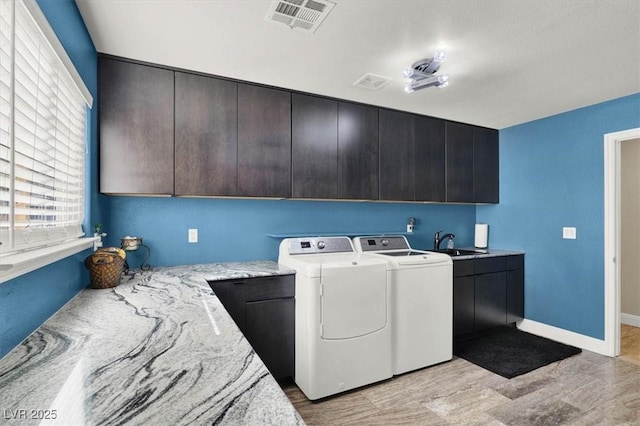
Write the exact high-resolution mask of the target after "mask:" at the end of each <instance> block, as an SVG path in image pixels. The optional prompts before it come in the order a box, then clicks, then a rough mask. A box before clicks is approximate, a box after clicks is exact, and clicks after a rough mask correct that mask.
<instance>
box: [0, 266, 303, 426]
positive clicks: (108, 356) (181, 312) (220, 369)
mask: <svg viewBox="0 0 640 426" xmlns="http://www.w3.org/2000/svg"><path fill="white" fill-rule="evenodd" d="M291 273H294V271H293V270H290V269H286V268H283V267H281V266H279V265H278V264H277V263H275V262H271V261H259V262H238V263H217V264H203V265H190V266H181V267H167V268H157V269H154V270H151V271H147V272H138V273H137V274H136V275H135V276H134V277H133V278H130V277H123V281H122V283H121V284H120V285H119V286H117V287H114V288H112V289H102V290H95V289H84V290H82V291H81V292H80V293H79V294H78V295H77V296H76V297H74V298H73V299H72V300H71V301H69V302H68V303H67V304H66V305H65V306H64V307H63V308H62V309H60V310H59V311H58V312H57V313H56V314H55V315H54V316H52V317H51V318H50V319H49V320H48V321H47V322H45V323H44V324H43V325H42V326H41V327H40V328H38V329H37V330H36V331H35V332H34V333H32V334H31V335H30V336H29V337H28V338H27V339H25V340H24V341H23V342H22V343H21V344H20V345H19V346H17V347H16V348H15V349H14V350H13V351H12V352H10V353H9V354H7V355H6V356H5V357H4V358H2V360H0V415H3V417H2V420H3V422H4V423H3V424H20V425H28V424H38V423H40V422H41V420H42V419H46V418H48V419H50V420H52V419H54V418H55V419H54V420H55V422H56V423H58V424H63V425H80V424H96V425H98V424H127V425H129V424H131V425H137V424H140V425H149V424H171V425H178V424H191V423H193V424H212V423H214V424H261V425H262V424H278V425H285V424H304V422H303V421H302V419H301V418H300V416H299V415H298V413H297V412H296V410H295V409H294V407H293V406H292V405H291V403H290V402H289V400H288V399H287V397H286V395H285V394H284V393H283V391H282V390H281V389H280V387H279V386H278V383H277V382H276V381H275V379H274V378H273V377H272V376H271V375H270V374H269V372H268V370H267V368H266V367H265V366H264V364H263V363H262V361H261V360H260V358H259V357H258V356H257V355H256V354H255V352H254V351H253V349H252V348H251V346H250V345H249V343H248V342H247V340H246V339H245V338H244V336H243V335H242V333H241V332H240V330H239V329H238V328H237V327H236V325H235V323H234V322H233V320H232V319H231V317H230V316H229V314H228V313H227V312H226V310H225V309H224V307H223V306H222V304H221V303H220V301H219V300H218V298H217V297H216V296H215V295H214V294H213V292H212V290H211V288H210V287H209V285H208V284H207V280H222V279H233V278H247V277H256V276H269V275H286V274H291ZM43 297H46V296H45V295H43Z"/></svg>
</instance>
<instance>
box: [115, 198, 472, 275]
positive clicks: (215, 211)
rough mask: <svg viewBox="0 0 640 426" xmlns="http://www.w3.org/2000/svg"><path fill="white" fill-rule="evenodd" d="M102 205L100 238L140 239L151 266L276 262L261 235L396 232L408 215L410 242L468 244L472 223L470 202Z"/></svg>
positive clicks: (150, 201)
mask: <svg viewBox="0 0 640 426" xmlns="http://www.w3.org/2000/svg"><path fill="white" fill-rule="evenodd" d="M105 207H106V210H105V212H104V213H105V217H108V218H109V219H108V220H107V222H106V223H105V226H106V231H107V232H108V233H109V236H108V237H107V239H106V243H107V244H109V245H115V246H118V245H119V244H120V241H119V238H121V237H124V236H126V235H131V236H141V237H143V238H144V242H145V244H147V245H148V246H149V247H151V258H150V260H149V263H150V264H151V265H152V266H164V265H179V264H193V263H206V262H226V261H239V260H255V259H273V260H276V259H277V257H278V244H279V243H280V240H279V239H276V238H270V237H268V234H286V233H300V234H309V235H317V234H320V233H323V232H325V233H326V232H331V233H333V232H338V233H341V232H342V233H345V234H348V233H351V232H369V233H371V234H375V233H381V232H404V231H406V224H407V221H408V219H409V217H415V218H416V231H415V235H412V236H409V237H408V238H409V240H410V244H411V245H412V246H413V247H416V248H429V247H432V245H433V233H434V232H435V231H438V230H440V229H444V230H445V231H447V232H453V233H454V234H456V242H457V245H458V246H463V245H473V224H474V223H475V206H472V205H438V204H400V203H371V202H332V201H297V200H296V201H294V200H245V199H205V198H142V197H108V198H107V200H105ZM189 228H198V233H199V242H198V243H197V244H189V243H188V242H187V230H188V229H189ZM144 253H146V252H144ZM144 253H143V252H142V251H140V252H138V253H129V254H128V256H129V264H130V266H131V267H138V266H139V265H140V262H141V261H142V255H143V254H144Z"/></svg>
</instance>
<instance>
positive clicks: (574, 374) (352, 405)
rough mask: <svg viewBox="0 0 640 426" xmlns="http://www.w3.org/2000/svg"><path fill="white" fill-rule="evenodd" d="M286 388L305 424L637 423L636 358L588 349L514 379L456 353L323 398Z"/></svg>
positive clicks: (639, 380)
mask: <svg viewBox="0 0 640 426" xmlns="http://www.w3.org/2000/svg"><path fill="white" fill-rule="evenodd" d="M284 390H285V392H286V394H287V395H288V396H289V399H290V400H291V401H292V402H293V405H294V406H295V407H296V409H297V410H298V412H299V413H300V415H301V416H302V418H303V419H304V420H305V422H307V424H309V425H517V426H525V425H540V426H546V425H580V426H583V425H598V426H601V425H640V364H635V363H630V362H626V361H624V360H622V359H620V358H609V357H606V356H602V355H598V354H595V353H592V352H588V351H583V352H582V353H580V354H578V355H576V356H573V357H570V358H567V359H565V360H562V361H559V362H556V363H553V364H550V365H548V366H545V367H542V368H540V369H538V370H535V371H532V372H530V373H528V374H525V375H522V376H519V377H515V378H513V379H511V380H509V379H505V378H503V377H501V376H499V375H496V374H493V373H491V372H489V371H487V370H484V369H482V368H480V367H478V366H476V365H474V364H471V363H470V362H467V361H465V360H463V359H461V358H457V357H454V359H453V360H452V361H450V362H446V363H443V364H440V365H436V366H433V367H429V368H425V369H422V370H418V371H414V372H411V373H407V374H404V375H401V376H397V377H394V378H393V379H389V380H387V381H384V382H381V383H378V384H374V385H370V386H367V387H364V388H361V389H357V390H355V391H351V392H347V393H345V394H341V395H337V396H334V397H329V398H326V399H325V400H322V401H320V402H310V401H309V400H308V399H307V398H306V397H305V396H304V394H303V393H302V392H301V391H300V389H298V387H297V386H295V384H289V385H286V386H285V387H284Z"/></svg>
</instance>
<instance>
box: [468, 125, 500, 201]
mask: <svg viewBox="0 0 640 426" xmlns="http://www.w3.org/2000/svg"><path fill="white" fill-rule="evenodd" d="M499 157H500V154H499V147H498V131H497V130H494V129H487V128H484V127H474V129H473V200H474V202H476V203H498V202H499V201H500V183H499V182H500V165H499V164H498V162H499Z"/></svg>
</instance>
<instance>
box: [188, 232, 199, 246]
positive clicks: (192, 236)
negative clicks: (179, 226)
mask: <svg viewBox="0 0 640 426" xmlns="http://www.w3.org/2000/svg"><path fill="white" fill-rule="evenodd" d="M189 242H190V243H197V242H198V230H197V229H189Z"/></svg>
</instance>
